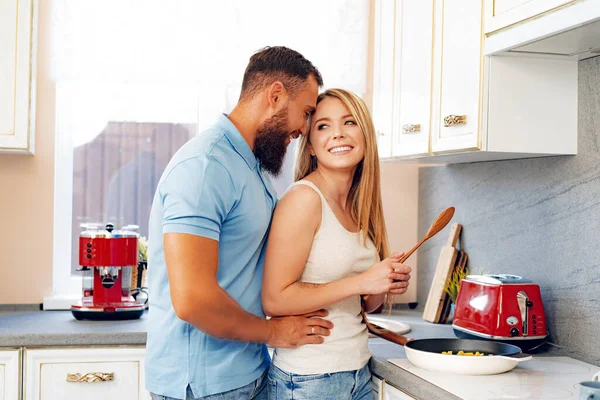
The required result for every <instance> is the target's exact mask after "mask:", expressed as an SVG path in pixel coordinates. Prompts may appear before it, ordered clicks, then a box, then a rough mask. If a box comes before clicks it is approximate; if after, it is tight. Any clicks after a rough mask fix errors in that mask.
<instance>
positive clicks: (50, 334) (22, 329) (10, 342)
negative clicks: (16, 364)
mask: <svg viewBox="0 0 600 400" xmlns="http://www.w3.org/2000/svg"><path fill="white" fill-rule="evenodd" d="M147 323H148V317H147V313H145V314H144V315H143V316H142V318H140V319H138V320H132V321H77V320H76V319H75V318H73V315H72V314H71V312H70V311H3V312H0V347H42V346H101V345H105V346H106V345H144V344H146V332H147Z"/></svg>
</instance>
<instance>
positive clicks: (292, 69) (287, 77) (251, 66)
mask: <svg viewBox="0 0 600 400" xmlns="http://www.w3.org/2000/svg"><path fill="white" fill-rule="evenodd" d="M311 75H312V76H313V77H314V78H315V80H316V81H317V84H318V85H319V87H321V86H323V78H322V77H321V73H320V72H319V70H318V69H317V68H316V67H315V66H314V65H313V64H312V63H311V62H310V61H308V60H307V59H306V58H304V56H303V55H302V54H300V53H298V52H297V51H294V50H292V49H288V48H287V47H283V46H273V47H265V48H263V49H261V50H259V51H258V52H256V53H254V54H253V55H252V57H250V61H249V62H248V66H247V67H246V71H245V72H244V80H243V82H242V91H241V93H240V101H245V100H248V99H251V98H252V97H254V95H255V94H256V93H257V92H258V91H260V90H262V89H264V88H265V87H267V86H268V85H270V84H272V83H273V82H276V81H279V82H281V83H282V84H283V86H284V88H285V90H287V92H288V94H289V96H290V97H291V98H295V97H296V96H297V95H298V94H299V93H300V91H301V89H302V88H303V87H304V85H305V84H306V81H307V79H308V77H309V76H311Z"/></svg>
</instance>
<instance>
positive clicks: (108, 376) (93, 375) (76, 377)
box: [67, 372, 115, 383]
mask: <svg viewBox="0 0 600 400" xmlns="http://www.w3.org/2000/svg"><path fill="white" fill-rule="evenodd" d="M114 380H115V373H114V372H89V373H87V374H67V382H83V383H96V382H109V381H114Z"/></svg>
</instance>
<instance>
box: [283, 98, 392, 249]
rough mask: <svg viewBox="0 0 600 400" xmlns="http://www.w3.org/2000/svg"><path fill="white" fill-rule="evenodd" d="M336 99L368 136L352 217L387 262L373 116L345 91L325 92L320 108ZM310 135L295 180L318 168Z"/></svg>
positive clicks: (353, 194) (354, 181)
mask: <svg viewBox="0 0 600 400" xmlns="http://www.w3.org/2000/svg"><path fill="white" fill-rule="evenodd" d="M328 97H329V98H335V99H338V100H340V101H341V102H342V104H343V105H344V106H345V107H346V108H347V109H348V110H349V111H350V113H351V114H352V116H353V117H354V119H355V120H356V123H357V124H358V126H359V127H360V129H361V130H362V132H363V135H364V137H365V156H364V158H363V160H362V161H361V162H360V163H359V164H358V165H357V167H356V170H355V172H354V178H353V179H352V186H351V187H350V193H349V194H348V204H349V205H350V206H351V210H350V214H351V216H352V219H354V221H355V222H356V223H357V224H358V228H359V231H360V232H363V233H364V232H366V233H367V234H366V235H363V240H364V244H365V245H366V242H367V237H368V238H369V239H371V240H372V241H373V243H374V244H375V248H376V249H377V253H378V254H379V258H380V259H381V260H383V259H384V258H386V257H388V256H389V245H388V237H387V231H386V229H385V222H384V219H383V207H382V204H381V183H380V176H379V175H380V173H379V155H378V153H377V139H376V136H375V127H374V126H373V120H372V119H371V114H370V113H369V109H368V108H367V105H366V104H365V102H364V101H363V100H362V99H361V98H360V97H358V96H357V95H356V94H354V93H352V92H349V91H347V90H344V89H328V90H326V91H325V92H323V93H321V94H320V95H319V97H318V99H317V105H318V104H319V103H320V102H321V101H323V100H324V99H325V98H328ZM309 144H310V131H309V134H308V135H306V136H303V137H301V138H300V147H299V149H298V157H297V159H296V171H295V181H299V180H301V179H304V178H306V176H308V175H309V174H310V173H311V172H313V171H314V170H315V169H317V162H316V158H315V157H314V156H311V154H310V147H309Z"/></svg>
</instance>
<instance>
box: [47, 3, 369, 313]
mask: <svg viewBox="0 0 600 400" xmlns="http://www.w3.org/2000/svg"><path fill="white" fill-rule="evenodd" d="M52 4H53V16H52V21H51V22H50V23H51V25H52V40H51V43H52V44H51V47H52V48H51V52H52V56H53V57H52V59H53V66H52V70H53V79H54V80H55V83H56V139H55V142H56V156H55V160H56V161H55V232H54V239H55V240H54V242H55V244H54V266H53V268H54V269H53V291H54V295H53V297H52V298H48V299H45V300H44V307H45V308H63V307H66V308H68V306H70V302H71V301H72V299H73V298H76V297H78V296H80V294H81V284H80V282H81V278H80V277H79V274H78V273H77V272H76V271H75V269H76V268H77V267H78V265H77V258H78V255H77V251H78V234H79V232H80V224H81V223H86V222H102V223H105V222H113V223H115V225H116V226H117V227H120V226H123V225H128V224H135V225H138V226H139V227H140V228H139V232H140V234H141V235H143V236H147V234H148V231H147V225H148V216H149V212H150V206H151V204H152V197H153V195H154V191H155V189H156V184H157V182H158V179H159V178H160V175H161V174H162V171H163V169H164V168H165V166H166V164H167V162H168V161H169V159H170V157H171V156H172V155H173V154H174V152H175V151H177V149H178V148H179V147H180V146H181V145H182V144H183V143H185V142H186V141H187V140H189V139H190V138H191V137H193V136H194V135H196V134H198V133H201V132H202V131H203V130H204V129H205V128H207V127H208V126H210V125H211V124H212V123H213V122H214V121H215V120H216V118H217V116H218V115H219V113H221V112H228V111H230V110H231V109H232V108H233V106H234V105H235V103H236V101H237V98H238V96H239V91H240V87H241V80H242V75H243V71H244V68H245V66H246V64H247V62H248V58H249V57H250V55H251V54H252V53H253V52H255V51H256V50H258V49H260V48H262V47H264V46H266V45H285V46H288V47H290V48H293V49H295V50H298V51H300V52H301V53H302V54H303V55H304V56H306V57H307V58H308V59H310V60H311V61H312V62H313V63H314V64H315V65H316V66H317V68H319V70H320V71H321V73H322V75H323V78H324V81H325V85H326V87H343V88H346V89H349V90H353V91H355V92H356V93H358V94H360V95H362V96H366V94H367V64H368V56H369V55H368V40H369V7H370V4H369V0H331V1H327V2H323V1H321V0H307V1H303V2H285V3H284V2H279V1H275V0H255V1H252V2H248V1H243V0H224V1H219V2H200V1H177V2H174V1H166V0H162V1H160V0H154V1H147V0H102V1H100V0H97V1H86V2H81V1H78V0H55V1H54V2H53V3H52ZM293 143H294V142H293ZM294 148H295V146H294V147H291V148H290V149H291V150H292V151H290V152H288V157H287V159H286V161H285V164H284V165H285V168H284V172H283V174H282V176H281V177H280V178H279V179H278V180H277V181H275V186H276V188H277V190H278V192H279V193H280V194H281V193H282V192H283V190H285V188H287V186H288V185H289V184H290V183H291V182H292V165H293V157H294V154H293V149H294ZM65 295H69V296H70V297H69V296H67V297H66V299H68V300H66V302H64V303H61V302H60V299H62V298H65Z"/></svg>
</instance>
